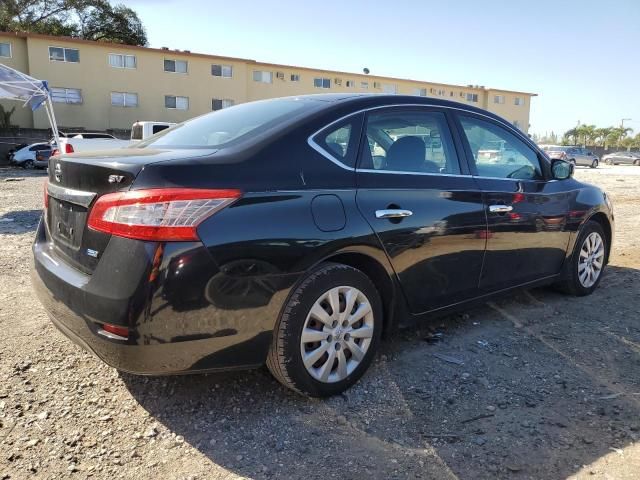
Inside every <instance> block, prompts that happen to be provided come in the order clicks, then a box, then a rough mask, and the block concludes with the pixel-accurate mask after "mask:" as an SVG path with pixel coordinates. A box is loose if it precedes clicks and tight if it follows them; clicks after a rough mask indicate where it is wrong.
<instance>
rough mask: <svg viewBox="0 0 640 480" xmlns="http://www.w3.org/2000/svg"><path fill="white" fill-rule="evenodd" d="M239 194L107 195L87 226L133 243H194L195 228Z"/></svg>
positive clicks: (157, 192) (180, 190)
mask: <svg viewBox="0 0 640 480" xmlns="http://www.w3.org/2000/svg"><path fill="white" fill-rule="evenodd" d="M240 195H241V194H240V191H239V190H204V189H193V188H158V189H151V190H134V191H129V192H120V193H109V194H107V195H103V196H101V197H100V198H98V200H97V201H96V203H95V205H94V206H93V208H92V209H91V213H90V214H89V221H88V225H89V228H91V229H93V230H97V231H99V232H105V233H109V234H111V235H116V236H119V237H126V238H134V239H137V240H151V241H190V240H198V234H197V232H196V229H197V228H198V225H200V223H202V221H203V220H205V219H206V218H208V217H210V216H211V215H213V214H214V213H216V212H218V211H219V210H221V209H223V208H225V207H226V206H228V205H230V204H231V203H233V202H234V201H235V200H237V199H238V198H239V197H240Z"/></svg>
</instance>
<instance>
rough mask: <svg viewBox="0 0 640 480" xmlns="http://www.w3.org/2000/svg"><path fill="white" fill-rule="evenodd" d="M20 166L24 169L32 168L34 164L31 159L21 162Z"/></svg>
mask: <svg viewBox="0 0 640 480" xmlns="http://www.w3.org/2000/svg"><path fill="white" fill-rule="evenodd" d="M22 168H24V169H26V170H33V169H34V168H35V164H34V163H33V160H27V161H26V162H24V163H23V164H22Z"/></svg>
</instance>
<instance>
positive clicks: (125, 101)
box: [109, 90, 140, 108]
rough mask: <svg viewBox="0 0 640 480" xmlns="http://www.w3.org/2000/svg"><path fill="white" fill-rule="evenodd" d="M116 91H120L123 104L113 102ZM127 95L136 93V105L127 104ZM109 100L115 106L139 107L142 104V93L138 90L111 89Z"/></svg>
mask: <svg viewBox="0 0 640 480" xmlns="http://www.w3.org/2000/svg"><path fill="white" fill-rule="evenodd" d="M114 93H119V94H121V95H122V99H123V101H122V105H116V104H114V103H113V94H114ZM127 95H135V96H136V104H135V105H127ZM109 100H110V101H111V106H112V107H114V108H138V107H139V106H140V95H138V92H116V91H115V90H114V91H111V92H109Z"/></svg>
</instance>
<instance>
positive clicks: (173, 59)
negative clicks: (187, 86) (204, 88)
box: [162, 57, 189, 75]
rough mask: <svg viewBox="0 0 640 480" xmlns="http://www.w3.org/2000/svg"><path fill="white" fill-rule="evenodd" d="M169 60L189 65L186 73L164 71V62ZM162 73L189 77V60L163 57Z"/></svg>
mask: <svg viewBox="0 0 640 480" xmlns="http://www.w3.org/2000/svg"><path fill="white" fill-rule="evenodd" d="M167 60H169V61H171V62H173V63H175V62H184V63H186V64H187V70H186V71H185V72H178V71H177V70H174V71H171V70H165V69H164V62H166V61H167ZM162 71H163V72H164V73H177V74H179V75H188V74H189V60H181V59H178V58H168V57H162Z"/></svg>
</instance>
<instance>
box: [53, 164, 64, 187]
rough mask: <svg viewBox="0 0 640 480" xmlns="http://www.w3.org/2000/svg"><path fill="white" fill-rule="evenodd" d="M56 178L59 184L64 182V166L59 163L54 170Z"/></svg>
mask: <svg viewBox="0 0 640 480" xmlns="http://www.w3.org/2000/svg"><path fill="white" fill-rule="evenodd" d="M54 178H55V179H56V182H58V183H59V182H60V181H61V180H62V166H61V165H60V164H59V163H56V168H55V170H54Z"/></svg>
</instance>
